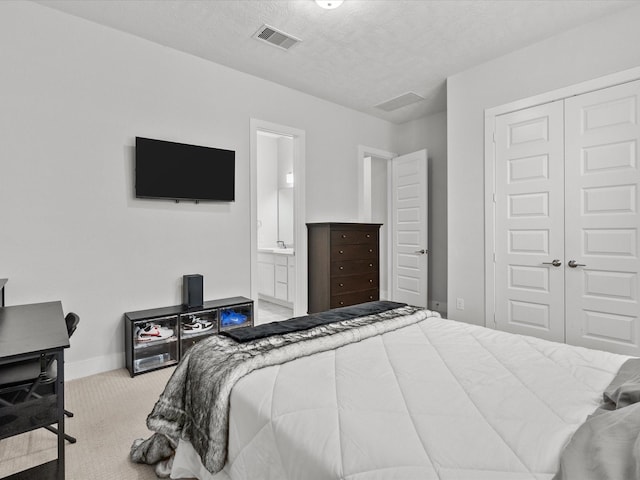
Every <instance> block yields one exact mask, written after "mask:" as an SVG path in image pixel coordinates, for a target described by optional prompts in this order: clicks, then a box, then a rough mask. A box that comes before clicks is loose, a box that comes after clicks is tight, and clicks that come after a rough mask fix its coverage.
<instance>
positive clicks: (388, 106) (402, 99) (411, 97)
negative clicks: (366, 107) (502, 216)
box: [375, 92, 424, 112]
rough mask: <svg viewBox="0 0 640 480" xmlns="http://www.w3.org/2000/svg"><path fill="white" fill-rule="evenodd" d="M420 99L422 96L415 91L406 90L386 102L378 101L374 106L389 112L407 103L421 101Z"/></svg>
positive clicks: (422, 98)
mask: <svg viewBox="0 0 640 480" xmlns="http://www.w3.org/2000/svg"><path fill="white" fill-rule="evenodd" d="M422 100H424V97H422V96H420V95H418V94H417V93H413V92H407V93H403V94H402V95H400V96H398V97H395V98H392V99H391V100H387V101H386V102H382V103H379V104H378V105H375V108H379V109H380V110H384V111H385V112H391V111H393V110H397V109H399V108H402V107H406V106H407V105H411V104H412V103H418V102H421V101H422Z"/></svg>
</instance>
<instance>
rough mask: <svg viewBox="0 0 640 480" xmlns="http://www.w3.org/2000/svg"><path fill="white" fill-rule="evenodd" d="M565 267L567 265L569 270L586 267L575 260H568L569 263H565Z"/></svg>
mask: <svg viewBox="0 0 640 480" xmlns="http://www.w3.org/2000/svg"><path fill="white" fill-rule="evenodd" d="M567 265H569V267H570V268H576V267H586V265H585V264H584V263H576V261H575V260H569V263H567Z"/></svg>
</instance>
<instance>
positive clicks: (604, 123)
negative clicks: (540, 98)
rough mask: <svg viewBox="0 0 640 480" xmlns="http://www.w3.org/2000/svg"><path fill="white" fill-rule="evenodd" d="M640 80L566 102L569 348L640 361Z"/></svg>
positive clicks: (566, 255) (567, 309)
mask: <svg viewBox="0 0 640 480" xmlns="http://www.w3.org/2000/svg"><path fill="white" fill-rule="evenodd" d="M639 109H640V81H636V82H632V83H627V84H623V85H618V86H615V87H611V88H607V89H605V90H598V91H596V92H592V93H587V94H584V95H579V96H576V97H572V98H569V99H567V100H566V103H565V117H566V127H565V135H566V140H565V142H566V143H565V149H566V152H565V168H566V187H565V195H566V236H565V243H566V251H565V253H566V254H565V258H566V262H565V265H566V267H565V268H566V270H565V277H566V312H567V342H569V343H572V344H575V345H583V346H587V347H591V348H599V349H603V350H610V351H615V352H619V353H626V354H630V355H639V354H640V331H639V327H640V325H639V321H640V320H639V317H640V311H639V304H638V296H639V293H640V284H639V282H638V274H639V273H640V260H639V259H638V253H639V251H640V235H638V229H639V228H640V215H639V214H638V186H639V185H640V174H639V172H638V163H639V162H638V160H639V158H638V145H639V144H640V122H639V115H640V111H639Z"/></svg>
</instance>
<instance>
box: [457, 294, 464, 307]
mask: <svg viewBox="0 0 640 480" xmlns="http://www.w3.org/2000/svg"><path fill="white" fill-rule="evenodd" d="M456 308H457V309H458V310H464V298H460V297H458V298H456Z"/></svg>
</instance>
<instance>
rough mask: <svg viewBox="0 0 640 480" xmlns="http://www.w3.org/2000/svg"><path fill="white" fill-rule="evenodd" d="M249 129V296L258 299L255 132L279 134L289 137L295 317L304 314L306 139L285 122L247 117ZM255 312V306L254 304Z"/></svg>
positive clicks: (256, 147)
mask: <svg viewBox="0 0 640 480" xmlns="http://www.w3.org/2000/svg"><path fill="white" fill-rule="evenodd" d="M249 124H250V126H249V131H250V146H251V159H250V191H251V192H250V198H251V208H250V210H251V214H250V220H249V221H250V232H251V242H250V243H251V252H250V257H251V260H250V261H251V265H250V275H251V298H255V299H256V301H257V299H258V198H257V188H258V145H257V143H258V142H257V139H258V131H264V132H271V133H279V134H282V135H287V136H290V137H292V138H293V172H294V175H295V180H294V184H293V205H294V206H293V245H294V249H295V258H296V265H295V272H296V279H295V288H296V293H295V297H294V298H295V300H294V302H293V315H294V316H299V315H304V314H306V313H307V301H308V299H307V289H308V284H307V227H306V223H305V220H306V216H307V214H306V204H305V178H306V176H305V161H306V156H305V152H306V140H305V135H306V134H305V131H304V130H300V129H298V128H294V127H289V126H287V125H279V124H277V123H272V122H267V121H265V120H259V119H257V118H251V119H250V122H249ZM255 310H256V313H257V311H258V308H257V306H256V309H255Z"/></svg>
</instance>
